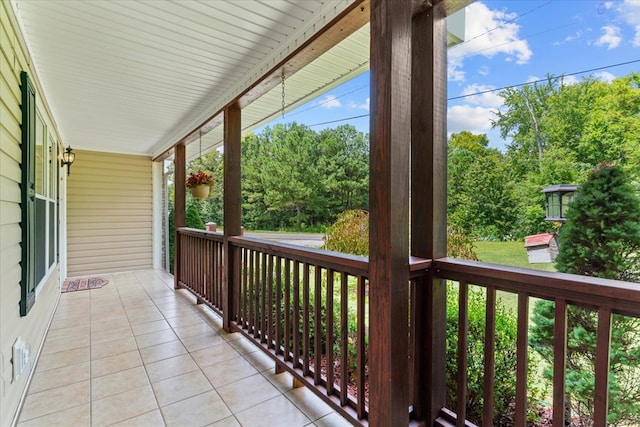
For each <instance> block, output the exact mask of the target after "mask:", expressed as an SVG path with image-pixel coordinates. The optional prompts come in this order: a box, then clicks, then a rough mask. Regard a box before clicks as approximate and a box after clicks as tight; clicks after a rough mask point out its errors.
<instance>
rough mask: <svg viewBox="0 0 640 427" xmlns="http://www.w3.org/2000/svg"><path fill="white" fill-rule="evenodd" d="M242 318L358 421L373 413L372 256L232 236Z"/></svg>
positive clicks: (287, 364)
mask: <svg viewBox="0 0 640 427" xmlns="http://www.w3.org/2000/svg"><path fill="white" fill-rule="evenodd" d="M229 241H230V243H231V244H232V245H233V246H234V247H235V248H237V249H238V251H239V259H240V264H241V268H240V277H238V278H237V283H238V284H239V286H237V287H236V295H235V297H234V301H236V302H237V305H236V307H235V316H234V320H235V324H236V325H237V327H238V328H239V329H241V331H242V333H243V334H244V335H245V336H247V337H248V338H249V339H251V340H252V341H253V342H254V343H256V344H257V345H260V346H261V347H262V348H263V349H264V350H265V351H268V352H269V354H270V355H271V356H272V357H274V359H275V360H276V361H277V363H278V364H279V365H280V366H281V367H282V368H284V369H287V370H288V371H289V372H291V373H292V374H294V375H295V376H296V377H297V379H298V380H300V381H301V382H302V383H304V384H305V385H307V386H309V387H310V388H311V389H313V390H314V391H315V392H316V393H317V394H318V395H320V396H321V397H322V398H324V399H325V400H326V401H327V402H328V403H330V404H331V405H332V406H333V407H334V408H335V409H336V410H338V411H339V412H341V413H342V415H343V416H345V417H348V418H350V419H351V420H352V421H355V420H359V419H363V418H365V417H366V412H367V380H366V366H367V342H368V292H367V287H368V280H367V277H366V275H367V259H366V258H363V257H357V256H350V255H343V254H336V253H330V252H327V251H322V250H317V249H311V248H302V247H299V246H293V245H287V244H282V243H274V242H269V241H265V240H259V239H248V238H243V237H232V238H230V239H229Z"/></svg>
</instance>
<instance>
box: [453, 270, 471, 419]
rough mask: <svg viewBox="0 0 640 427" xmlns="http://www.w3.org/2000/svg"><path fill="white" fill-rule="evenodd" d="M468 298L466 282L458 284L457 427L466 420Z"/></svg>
mask: <svg viewBox="0 0 640 427" xmlns="http://www.w3.org/2000/svg"><path fill="white" fill-rule="evenodd" d="M468 298H469V285H468V284H467V283H466V282H460V286H459V288H458V363H457V365H458V366H457V367H458V373H457V395H458V396H457V397H458V400H457V402H456V412H457V418H456V426H457V427H464V422H465V419H466V418H467V347H468V329H469V316H468V307H469V305H468V303H467V302H468Z"/></svg>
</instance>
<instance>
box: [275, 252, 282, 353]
mask: <svg viewBox="0 0 640 427" xmlns="http://www.w3.org/2000/svg"><path fill="white" fill-rule="evenodd" d="M275 282H276V322H275V323H276V324H275V331H276V332H275V342H274V348H275V350H276V354H280V352H281V351H282V343H281V340H282V257H276V281H275Z"/></svg>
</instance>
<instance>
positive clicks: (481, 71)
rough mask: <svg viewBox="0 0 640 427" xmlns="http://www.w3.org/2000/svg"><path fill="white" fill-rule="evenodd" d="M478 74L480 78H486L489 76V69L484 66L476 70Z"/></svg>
mask: <svg viewBox="0 0 640 427" xmlns="http://www.w3.org/2000/svg"><path fill="white" fill-rule="evenodd" d="M478 74H480V75H481V76H488V75H489V67H487V66H486V65H483V66H482V67H480V68H479V69H478Z"/></svg>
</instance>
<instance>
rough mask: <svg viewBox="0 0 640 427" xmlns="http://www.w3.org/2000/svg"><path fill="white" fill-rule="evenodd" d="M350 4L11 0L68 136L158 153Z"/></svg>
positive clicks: (318, 80) (82, 142)
mask: <svg viewBox="0 0 640 427" xmlns="http://www.w3.org/2000/svg"><path fill="white" fill-rule="evenodd" d="M350 3H352V1H351V0H325V1H293V0H290V1H286V0H265V1H255V0H233V1H232V0H230V1H192V0H183V1H153V0H150V1H128V0H125V1H104V0H95V1H75V0H47V1H44V0H42V1H40V0H14V1H13V2H12V5H13V7H14V10H15V11H16V15H17V17H18V20H19V22H20V25H21V27H22V31H23V32H24V35H25V39H26V42H27V45H28V47H29V50H30V53H31V57H32V58H33V62H34V65H35V68H36V72H37V74H38V79H39V81H40V83H41V85H42V88H43V91H44V95H45V97H46V98H47V101H48V103H49V105H50V107H51V109H52V112H53V115H54V117H55V120H56V122H57V124H58V127H59V129H60V133H61V136H62V138H63V143H64V144H65V145H72V146H73V147H74V148H80V149H86V150H96V151H110V152H120V153H131V154H146V155H157V154H158V153H159V152H161V151H163V149H164V148H166V147H167V146H170V145H172V144H173V143H175V142H177V140H179V139H180V138H182V137H183V136H185V135H186V134H187V133H188V132H189V131H191V130H193V129H194V128H195V127H196V126H197V125H198V124H200V123H202V122H203V121H204V120H205V119H206V118H208V117H209V116H211V115H212V114H213V113H215V112H216V111H218V110H219V109H220V108H221V107H222V106H224V105H225V104H226V103H227V102H229V100H230V99H232V98H233V97H234V96H235V95H237V94H238V93H239V91H240V89H241V88H244V87H246V86H247V85H248V84H249V83H251V82H253V81H255V80H256V79H257V78H258V77H260V76H261V75H262V74H264V73H265V72H267V71H268V70H269V69H270V68H272V67H273V66H274V65H275V64H277V63H278V62H280V61H281V59H282V58H284V57H285V56H287V55H288V54H289V53H290V52H291V51H293V50H295V49H296V48H297V47H299V46H300V45H301V44H302V43H304V42H305V41H306V40H308V39H309V37H311V36H312V35H313V34H314V33H315V32H317V31H318V30H320V29H321V28H322V27H323V26H324V25H325V24H326V23H328V22H329V21H331V20H332V19H333V18H335V17H336V16H337V15H338V14H340V13H341V12H342V11H343V10H344V9H345V8H346V7H348V6H349V4H350ZM367 52H368V48H367ZM346 56H347V57H346V58H344V59H345V60H348V59H349V58H348V56H349V55H346ZM330 78H331V77H330V76H328V75H327V76H326V77H323V76H320V75H318V76H315V79H314V80H313V81H308V84H309V87H314V88H317V87H319V86H323V85H324V86H326V84H327V83H326V82H324V83H323V82H322V80H324V79H330ZM329 81H330V80H329ZM292 84H293V83H292ZM300 90H301V91H302V92H304V91H305V89H304V88H301V89H300ZM292 91H293V87H292ZM292 93H293V92H292ZM272 114H273V113H272ZM192 145H196V144H192Z"/></svg>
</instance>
